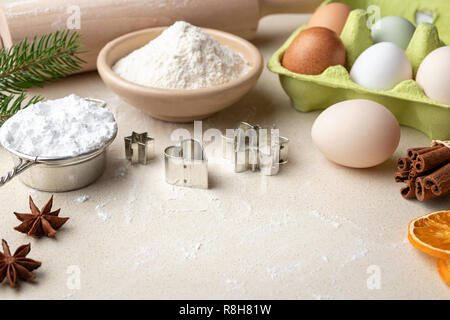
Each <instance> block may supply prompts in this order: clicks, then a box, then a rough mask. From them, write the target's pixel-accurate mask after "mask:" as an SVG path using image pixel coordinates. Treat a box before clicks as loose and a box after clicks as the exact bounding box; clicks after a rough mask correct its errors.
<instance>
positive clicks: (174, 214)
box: [0, 15, 450, 299]
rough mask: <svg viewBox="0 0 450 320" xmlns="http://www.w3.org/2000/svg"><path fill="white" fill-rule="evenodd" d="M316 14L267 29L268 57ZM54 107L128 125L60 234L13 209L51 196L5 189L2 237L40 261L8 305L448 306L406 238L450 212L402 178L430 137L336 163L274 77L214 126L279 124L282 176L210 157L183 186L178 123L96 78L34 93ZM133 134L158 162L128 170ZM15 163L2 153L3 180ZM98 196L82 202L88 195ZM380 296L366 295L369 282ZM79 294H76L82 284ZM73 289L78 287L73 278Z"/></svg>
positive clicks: (68, 207) (69, 196)
mask: <svg viewBox="0 0 450 320" xmlns="http://www.w3.org/2000/svg"><path fill="white" fill-rule="evenodd" d="M306 19H307V16H302V15H283V16H271V17H267V18H264V19H263V20H262V21H261V24H260V28H259V32H258V37H257V39H256V40H255V41H254V43H255V44H256V45H257V46H258V48H259V49H260V50H261V52H262V53H263V55H264V58H265V60H266V62H267V60H268V59H269V57H270V55H271V54H272V53H273V52H274V51H275V50H276V49H277V48H278V47H279V46H280V45H281V44H282V42H283V41H284V40H285V39H286V38H287V36H288V35H289V34H290V32H292V31H293V30H294V29H295V28H296V27H297V26H299V25H301V24H302V23H303V22H305V21H306ZM36 92H39V93H41V94H43V95H45V96H46V97H48V98H58V97H63V96H65V95H67V94H69V93H76V94H78V95H80V96H87V97H96V98H100V99H104V100H106V101H108V103H109V107H110V108H111V110H112V111H113V112H114V114H115V116H116V119H117V121H118V125H119V133H118V137H117V139H116V141H115V142H114V144H113V145H112V148H111V150H110V152H109V154H108V160H109V162H108V167H107V170H106V172H105V174H104V175H103V176H102V177H101V179H100V180H99V181H97V182H96V183H95V184H93V185H91V186H89V187H87V188H85V189H83V190H79V191H74V192H68V193H62V194H57V195H56V196H55V208H62V211H61V216H64V217H65V216H68V217H70V221H69V222H68V223H67V224H66V225H65V226H64V227H63V229H62V230H61V231H60V232H58V234H57V237H56V239H47V238H42V239H40V240H35V239H32V238H29V237H27V236H25V235H23V234H21V233H18V232H17V231H14V230H13V227H14V226H16V225H18V221H17V220H16V218H15V217H14V215H13V214H12V213H13V211H18V212H26V211H27V210H28V206H27V197H28V196H29V195H32V196H33V197H34V199H35V200H36V202H37V203H38V204H39V205H43V204H44V203H45V201H47V200H48V198H49V196H50V194H48V193H43V192H37V191H33V190H31V189H29V188H27V187H25V186H24V185H22V184H21V183H20V181H19V180H18V179H15V180H14V181H12V182H11V183H9V184H8V185H6V186H4V187H2V188H1V191H0V203H1V215H0V235H1V237H2V238H5V239H7V240H8V242H9V243H10V246H11V247H12V249H15V247H16V246H18V245H20V244H23V243H28V242H31V245H32V251H31V254H30V255H29V256H30V257H31V258H35V259H37V260H40V261H42V267H41V268H40V269H38V270H37V271H36V272H35V274H36V276H37V279H36V282H35V283H34V284H22V285H21V286H20V289H18V290H12V289H10V288H9V287H7V285H6V284H5V283H3V284H2V285H0V299H95V298H99V299H133V298H136V299H141V298H148V299H175V298H176V299H188V298H189V299H347V298H350V299H384V298H387V299H397V298H400V299H410V298H419V299H422V298H427V299H428V298H438V299H448V298H450V291H449V287H448V286H446V285H445V284H444V283H443V282H442V281H441V280H440V278H439V276H438V274H437V272H436V261H435V260H434V259H433V258H430V257H428V256H426V255H425V254H422V253H421V252H419V251H417V250H415V249H414V248H413V247H412V246H411V245H410V244H409V242H408V240H407V226H408V222H409V221H410V220H411V219H412V218H414V217H417V216H420V215H423V214H425V213H427V212H431V211H437V210H444V209H449V208H450V199H449V198H447V199H441V200H436V201H431V202H427V203H420V202H417V201H407V200H404V199H403V198H401V196H400V194H399V189H400V187H401V186H400V185H399V184H396V183H394V182H393V178H392V176H393V172H394V168H395V159H396V158H398V157H399V156H401V155H403V154H404V153H405V150H406V149H407V148H408V147H413V146H421V145H428V144H429V143H430V140H429V139H428V138H427V137H426V136H425V135H424V134H422V133H421V132H419V131H417V130H414V129H410V128H402V138H401V142H400V146H399V147H398V149H397V151H396V152H395V154H394V155H393V157H392V158H391V159H390V160H389V161H387V162H386V163H384V164H382V165H380V166H378V167H376V168H372V169H367V170H353V169H349V168H343V167H340V166H337V165H334V164H332V163H330V162H328V161H327V160H326V159H324V157H323V156H322V155H321V154H320V153H319V152H318V151H317V150H316V149H315V147H314V146H313V144H312V141H311V137H310V129H311V126H312V123H313V121H314V119H315V118H316V117H317V115H318V112H313V113H300V112H296V111H295V110H294V109H292V107H291V106H290V103H289V99H288V97H287V96H286V95H285V94H284V92H283V90H282V89H281V86H280V84H279V82H278V78H277V76H276V75H274V74H272V73H271V72H269V71H268V70H267V69H266V70H264V72H263V74H262V77H261V79H260V80H259V82H258V84H257V85H256V87H255V88H254V89H253V90H252V91H251V92H250V93H249V94H248V95H247V96H246V97H245V98H243V99H242V100H241V101H240V102H238V103H236V104H235V105H234V106H232V107H230V108H229V109H227V110H224V111H222V112H220V113H218V114H216V115H214V116H213V117H211V118H210V119H207V120H206V121H204V123H203V127H204V129H207V128H218V129H221V130H222V129H225V128H234V127H235V126H236V125H237V124H238V123H239V121H244V120H245V121H248V122H250V123H255V124H257V123H259V124H263V125H270V124H273V123H276V124H277V126H278V127H279V128H280V129H281V134H282V135H284V136H287V137H288V138H290V140H291V142H290V146H289V148H290V151H289V152H290V154H289V164H288V165H287V166H285V167H283V168H282V169H281V172H280V174H279V175H277V176H273V177H263V176H261V175H259V174H258V173H251V172H248V173H241V174H235V173H233V172H231V170H230V167H229V166H227V165H225V164H221V163H218V161H217V160H218V157H219V155H217V154H216V155H210V158H212V159H213V160H214V159H215V160H216V161H212V162H214V163H211V164H210V166H209V174H210V183H211V188H210V189H209V190H196V189H188V188H179V187H173V186H171V185H168V184H166V183H165V182H164V163H163V158H162V155H161V154H162V151H163V149H164V147H166V146H168V145H170V144H172V143H173V141H170V134H171V133H172V131H173V130H174V129H176V128H180V127H181V128H187V129H190V130H192V128H193V126H192V125H190V124H188V125H181V126H180V125H176V124H170V123H165V122H161V121H157V120H153V119H152V118H150V117H148V116H146V115H145V114H143V113H141V112H140V111H138V110H136V109H134V108H133V107H131V106H129V105H127V104H126V103H125V102H123V101H121V100H120V99H119V98H118V97H117V96H116V95H115V94H114V93H112V92H111V91H110V90H108V89H107V88H106V87H105V85H104V84H103V83H102V81H101V80H100V78H99V76H98V75H97V73H89V74H83V75H78V76H74V77H71V78H70V79H66V80H63V81H60V82H58V83H54V84H51V85H48V86H46V87H45V89H43V90H36ZM132 130H137V131H148V132H149V133H150V134H151V135H152V136H154V137H155V138H156V139H157V143H156V151H157V155H158V157H157V159H156V160H155V161H154V162H152V164H151V165H149V166H133V167H132V166H130V165H129V164H128V162H127V161H126V160H125V159H124V150H123V137H124V136H126V135H128V134H129V133H130V132H131V131H132ZM11 165H12V163H11V161H10V158H9V156H8V154H7V153H6V151H4V150H1V151H0V171H1V172H7V170H9V169H10V168H11ZM83 195H87V196H89V200H88V201H86V202H84V203H80V202H78V201H77V198H78V197H80V196H83ZM373 270H375V272H376V274H375V276H379V280H380V288H379V289H369V287H368V285H367V282H368V280H369V282H370V281H371V279H372V280H373V279H374V278H373V276H372V278H371V275H372V273H371V272H373ZM78 272H79V277H80V278H79V279H80V286H79V287H77V286H76V285H75V286H74V277H76V276H77V275H78ZM75 284H76V282H75Z"/></svg>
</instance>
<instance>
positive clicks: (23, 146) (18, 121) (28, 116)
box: [0, 94, 117, 157]
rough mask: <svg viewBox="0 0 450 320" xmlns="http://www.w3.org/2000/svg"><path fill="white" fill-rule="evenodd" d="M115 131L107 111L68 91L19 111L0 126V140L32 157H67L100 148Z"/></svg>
mask: <svg viewBox="0 0 450 320" xmlns="http://www.w3.org/2000/svg"><path fill="white" fill-rule="evenodd" d="M116 132H117V124H116V121H115V119H114V116H113V114H112V113H111V112H110V111H108V110H106V109H104V108H100V107H99V106H97V105H96V104H95V103H93V102H89V101H87V100H85V99H83V98H80V97H78V96H76V95H73V94H72V95H69V96H67V97H65V98H62V99H56V100H48V101H45V102H39V103H36V104H34V105H31V106H29V107H28V108H26V109H23V110H21V111H19V112H18V113H17V114H16V115H14V116H13V117H12V118H10V119H8V120H7V121H6V122H5V124H4V125H3V126H2V127H1V128H0V143H1V144H2V145H3V146H4V147H7V148H9V149H12V150H15V151H19V152H21V153H23V154H26V155H29V156H33V157H36V156H41V157H69V156H77V155H80V154H83V153H87V152H91V151H94V150H97V149H99V148H101V147H103V146H104V145H105V144H106V143H107V142H108V141H109V140H110V139H111V138H112V137H113V136H114V135H115V133H116Z"/></svg>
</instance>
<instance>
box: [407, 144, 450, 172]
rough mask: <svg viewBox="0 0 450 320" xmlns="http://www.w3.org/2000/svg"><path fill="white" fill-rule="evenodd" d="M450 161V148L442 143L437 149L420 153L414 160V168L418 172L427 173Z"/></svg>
mask: <svg viewBox="0 0 450 320" xmlns="http://www.w3.org/2000/svg"><path fill="white" fill-rule="evenodd" d="M448 162H450V148H447V147H446V146H443V145H441V146H438V148H437V149H435V150H432V151H429V152H426V153H423V154H418V156H417V158H416V160H415V161H414V169H415V170H416V171H417V173H425V172H428V171H431V170H435V169H438V168H440V167H442V166H443V165H445V164H446V163H448Z"/></svg>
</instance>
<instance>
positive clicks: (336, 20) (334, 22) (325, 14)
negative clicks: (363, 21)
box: [307, 2, 352, 35]
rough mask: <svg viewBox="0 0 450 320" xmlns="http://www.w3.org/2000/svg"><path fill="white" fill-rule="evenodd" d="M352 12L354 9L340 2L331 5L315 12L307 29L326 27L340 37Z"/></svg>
mask: <svg viewBox="0 0 450 320" xmlns="http://www.w3.org/2000/svg"><path fill="white" fill-rule="evenodd" d="M351 11H352V8H350V7H349V6H348V5H346V4H343V3H339V2H333V3H329V4H327V5H325V6H323V7H320V8H319V9H317V10H316V12H314V14H313V15H312V17H311V19H309V21H308V25H307V27H308V28H312V27H324V28H328V29H330V30H333V31H334V32H336V33H337V34H339V35H340V34H341V32H342V29H344V26H345V22H346V21H347V18H348V15H349V14H350V12H351Z"/></svg>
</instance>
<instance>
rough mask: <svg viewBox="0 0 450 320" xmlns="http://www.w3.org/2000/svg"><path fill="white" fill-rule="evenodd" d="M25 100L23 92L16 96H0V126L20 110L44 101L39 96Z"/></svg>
mask: <svg viewBox="0 0 450 320" xmlns="http://www.w3.org/2000/svg"><path fill="white" fill-rule="evenodd" d="M26 98H27V97H26V94H25V92H21V93H20V94H18V95H14V94H10V95H8V96H4V95H2V96H0V126H2V125H3V123H4V122H5V121H6V120H8V119H9V118H10V117H12V116H13V115H14V114H16V113H17V112H18V111H20V110H21V109H24V108H26V107H28V106H30V105H32V104H34V103H37V102H39V101H42V100H44V98H43V97H41V96H34V97H32V98H31V99H28V100H27V99H26Z"/></svg>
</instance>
